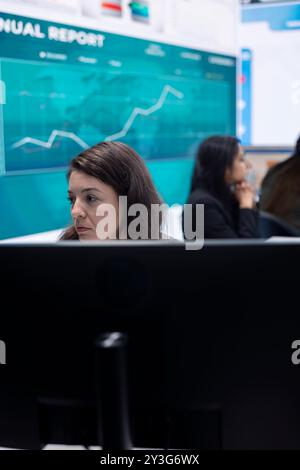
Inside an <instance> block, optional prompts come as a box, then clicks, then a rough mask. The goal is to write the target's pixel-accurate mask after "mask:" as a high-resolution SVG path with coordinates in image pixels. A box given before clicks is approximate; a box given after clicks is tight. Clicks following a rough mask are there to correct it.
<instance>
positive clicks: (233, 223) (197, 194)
mask: <svg viewBox="0 0 300 470" xmlns="http://www.w3.org/2000/svg"><path fill="white" fill-rule="evenodd" d="M187 204H192V205H193V210H192V218H193V220H192V227H193V230H195V226H196V224H195V213H196V207H195V205H196V204H204V238H256V237H258V213H257V211H256V210H254V209H240V208H239V207H238V204H237V203H236V202H235V201H234V199H233V198H232V201H231V203H230V204H227V205H226V207H225V205H224V204H222V202H221V201H220V200H219V199H217V198H216V197H214V196H213V195H212V194H210V193H209V192H208V191H206V190H204V189H196V190H195V191H193V192H192V193H191V195H190V197H189V199H188V202H187ZM186 216H187V213H186V211H183V224H184V220H185V217H186ZM183 227H184V225H183Z"/></svg>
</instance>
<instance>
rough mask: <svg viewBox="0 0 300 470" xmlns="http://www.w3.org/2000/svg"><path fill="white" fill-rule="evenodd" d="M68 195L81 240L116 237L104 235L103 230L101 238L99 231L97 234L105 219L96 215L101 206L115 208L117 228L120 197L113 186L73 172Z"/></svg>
mask: <svg viewBox="0 0 300 470" xmlns="http://www.w3.org/2000/svg"><path fill="white" fill-rule="evenodd" d="M68 195H69V199H70V202H71V215H72V218H73V222H74V227H75V230H76V232H77V234H78V237H79V240H99V239H108V238H112V237H113V236H114V235H115V233H109V232H106V233H103V230H102V231H101V233H103V235H101V236H100V237H99V230H98V235H97V232H96V228H97V224H99V222H100V221H101V219H103V217H105V215H103V214H102V215H97V214H96V212H97V208H98V207H99V206H101V204H110V205H111V206H113V208H114V209H115V214H116V227H115V228H117V221H118V195H117V193H116V192H115V190H114V189H113V188H112V187H111V186H109V185H108V184H106V183H103V182H102V181H100V180H98V179H97V178H94V177H93V176H89V175H86V174H85V173H83V172H81V171H73V172H72V173H71V175H70V179H69V190H68ZM99 209H100V208H99ZM99 209H98V211H99ZM110 226H111V225H110ZM108 228H109V227H108ZM114 232H115V230H114Z"/></svg>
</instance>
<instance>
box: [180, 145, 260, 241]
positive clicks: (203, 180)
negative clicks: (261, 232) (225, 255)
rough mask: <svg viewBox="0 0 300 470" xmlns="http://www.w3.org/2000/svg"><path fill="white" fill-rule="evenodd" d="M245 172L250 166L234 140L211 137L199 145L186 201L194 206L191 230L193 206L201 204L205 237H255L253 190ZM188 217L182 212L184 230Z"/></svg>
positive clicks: (256, 219) (255, 218) (256, 233)
mask: <svg viewBox="0 0 300 470" xmlns="http://www.w3.org/2000/svg"><path fill="white" fill-rule="evenodd" d="M248 171H249V163H247V161H246V160H245V158H244V155H243V149H242V147H241V145H240V143H239V140H238V139H236V138H235V137H230V136H213V137H210V138H208V139H206V140H205V141H203V142H202V144H201V145H200V147H199V150H198V153H197V157H196V163H195V169H194V174H193V178H192V185H191V191H190V195H189V198H188V201H187V203H188V204H192V205H193V210H192V227H193V230H195V212H196V210H195V206H196V204H204V238H255V237H257V236H258V214H257V212H256V210H255V189H254V188H253V187H252V186H251V185H250V184H249V183H248V182H247V180H246V176H247V173H248ZM187 214H188V213H187V211H186V210H185V211H184V213H183V227H184V220H185V218H186V217H187V216H188V215H187ZM185 222H186V223H190V221H188V220H185Z"/></svg>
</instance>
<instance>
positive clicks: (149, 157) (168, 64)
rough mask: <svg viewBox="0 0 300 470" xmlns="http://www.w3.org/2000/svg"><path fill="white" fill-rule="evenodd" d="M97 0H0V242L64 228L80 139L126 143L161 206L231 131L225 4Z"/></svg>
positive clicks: (230, 23)
mask: <svg viewBox="0 0 300 470" xmlns="http://www.w3.org/2000/svg"><path fill="white" fill-rule="evenodd" d="M102 3H103V4H104V5H105V4H107V2H102ZM102 3H101V2H98V1H97V2H93V1H89V2H84V1H82V2H81V1H69V0H56V1H54V0H44V1H41V0H22V1H21V0H11V1H10V2H6V1H1V0H0V41H1V50H0V83H1V100H0V171H1V176H0V201H1V202H0V204H1V212H2V221H4V223H2V224H1V226H0V238H7V237H10V236H11V237H13V236H18V235H26V234H29V233H34V232H42V231H47V230H52V229H55V228H58V227H62V226H64V225H66V224H67V223H68V221H69V215H68V213H69V208H68V204H67V201H66V189H67V184H66V180H65V169H66V166H67V165H68V162H69V160H70V159H71V158H72V157H73V156H75V155H76V154H78V153H79V152H80V151H81V150H82V149H84V148H87V147H88V146H90V145H93V144H95V143H97V142H99V141H102V140H108V141H109V140H122V141H124V142H126V143H128V144H129V145H132V146H133V147H134V148H135V149H136V150H137V151H138V152H139V153H140V154H141V155H142V156H143V158H144V159H145V160H146V162H147V165H148V166H149V168H150V171H151V173H152V175H153V178H154V181H155V183H156V185H157V187H158V189H159V191H160V193H161V195H162V197H163V198H164V199H165V201H166V202H167V203H169V204H173V203H175V202H178V203H183V202H184V201H185V198H186V195H187V192H188V188H189V181H190V175H191V171H192V166H193V156H194V153H195V149H196V147H197V145H198V144H199V142H200V141H201V140H202V139H203V138H205V137H207V136H208V135H211V134H213V133H216V132H217V133H235V126H236V111H235V94H236V83H235V82H236V80H235V78H236V57H235V56H236V25H237V15H238V5H237V3H238V2H237V1H236V0H224V1H222V2H219V1H217V0H209V1H208V0H202V1H201V2H199V1H196V0H184V1H183V0H172V1H165V2H163V1H161V0H157V1H155V0H153V1H152V2H151V1H149V2H145V1H143V2H138V1H136V2H129V1H123V2H122V1H118V2H117V1H115V2H111V5H112V4H113V5H114V6H113V8H107V7H104V5H103V6H102V8H101V5H102ZM220 18H221V21H220ZM217 25H219V27H217Z"/></svg>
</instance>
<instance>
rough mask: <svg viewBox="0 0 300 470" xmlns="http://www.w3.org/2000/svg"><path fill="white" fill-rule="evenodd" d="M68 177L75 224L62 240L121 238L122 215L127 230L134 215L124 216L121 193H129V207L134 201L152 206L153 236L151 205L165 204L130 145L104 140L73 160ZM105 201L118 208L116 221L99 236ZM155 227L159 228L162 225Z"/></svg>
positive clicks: (157, 229) (148, 219)
mask: <svg viewBox="0 0 300 470" xmlns="http://www.w3.org/2000/svg"><path fill="white" fill-rule="evenodd" d="M67 177H68V182H69V191H68V195H69V200H70V203H71V215H72V219H73V224H72V225H71V226H70V227H69V228H67V229H66V231H65V232H64V233H63V234H62V236H61V238H60V239H61V240H82V241H87V240H99V239H100V240H102V239H118V238H119V233H120V227H119V225H118V221H119V219H120V220H121V219H122V218H123V219H124V220H126V227H125V231H127V227H128V225H129V224H130V222H131V221H132V220H133V219H134V217H130V216H128V217H127V215H126V217H124V216H125V214H123V215H122V216H121V217H120V214H119V209H120V207H119V196H126V197H127V206H126V210H127V208H129V207H131V206H132V205H133V204H143V205H144V206H145V207H146V208H147V209H148V215H147V221H145V222H146V225H147V227H148V235H149V238H150V235H151V223H153V221H152V220H151V205H152V204H161V200H160V197H159V195H158V193H157V191H156V189H155V187H154V184H153V182H152V179H151V176H150V173H149V171H148V169H147V167H146V165H145V163H144V161H143V160H142V158H141V157H140V156H139V155H138V154H137V153H136V152H135V151H134V150H133V149H132V148H130V147H129V146H128V145H125V144H122V143H121V142H102V143H100V144H97V145H95V146H93V147H91V148H89V149H87V150H85V151H83V152H81V153H80V154H79V155H78V156H77V157H76V158H74V159H73V160H72V161H71V163H70V166H69V171H68V174H67ZM104 204H105V205H108V206H110V207H112V208H113V209H114V211H115V214H116V224H115V227H114V228H113V232H114V233H109V231H107V233H106V232H105V233H103V236H99V231H97V225H98V224H99V222H100V220H101V217H99V212H98V211H97V209H99V208H101V205H102V207H104V206H103V205H104ZM159 222H160V221H158V225H159ZM112 227H113V224H112ZM123 228H124V227H123ZM152 228H153V227H152ZM155 230H156V231H159V230H160V226H158V227H156V228H155ZM155 230H154V233H155Z"/></svg>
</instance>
